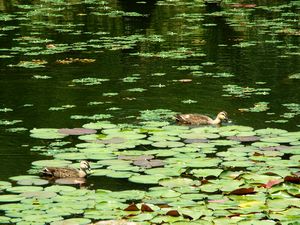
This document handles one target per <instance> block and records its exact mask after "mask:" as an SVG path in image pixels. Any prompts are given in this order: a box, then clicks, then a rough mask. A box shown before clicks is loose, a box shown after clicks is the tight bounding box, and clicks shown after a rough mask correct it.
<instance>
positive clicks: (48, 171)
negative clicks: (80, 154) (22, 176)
mask: <svg viewBox="0 0 300 225" xmlns="http://www.w3.org/2000/svg"><path fill="white" fill-rule="evenodd" d="M87 170H91V167H90V164H89V163H88V162H87V161H81V162H80V169H79V170H78V169H74V168H69V167H45V168H43V169H42V171H41V174H42V175H43V176H47V177H51V178H67V177H72V178H76V177H77V178H84V177H86V176H87V174H88V173H87Z"/></svg>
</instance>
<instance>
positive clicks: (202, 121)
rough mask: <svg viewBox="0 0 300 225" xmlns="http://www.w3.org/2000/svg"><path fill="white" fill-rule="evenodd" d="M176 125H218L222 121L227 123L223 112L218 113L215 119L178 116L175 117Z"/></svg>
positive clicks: (196, 115)
mask: <svg viewBox="0 0 300 225" xmlns="http://www.w3.org/2000/svg"><path fill="white" fill-rule="evenodd" d="M175 119H176V121H177V122H178V123H183V124H191V125H219V124H221V123H222V122H223V121H228V116H227V113H226V112H225V111H222V112H219V113H218V115H217V117H216V118H215V119H212V118H210V117H208V116H205V115H201V114H178V115H176V116H175Z"/></svg>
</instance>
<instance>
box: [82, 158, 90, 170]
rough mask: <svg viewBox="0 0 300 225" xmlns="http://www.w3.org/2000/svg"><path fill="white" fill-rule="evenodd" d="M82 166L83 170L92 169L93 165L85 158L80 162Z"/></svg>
mask: <svg viewBox="0 0 300 225" xmlns="http://www.w3.org/2000/svg"><path fill="white" fill-rule="evenodd" d="M80 168H81V169H82V170H91V166H90V164H89V162H88V161H85V160H83V161H81V162H80Z"/></svg>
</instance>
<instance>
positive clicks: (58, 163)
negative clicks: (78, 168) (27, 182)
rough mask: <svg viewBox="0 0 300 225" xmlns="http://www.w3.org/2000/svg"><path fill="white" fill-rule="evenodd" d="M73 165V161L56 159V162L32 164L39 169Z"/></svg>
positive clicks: (48, 161) (47, 161)
mask: <svg viewBox="0 0 300 225" xmlns="http://www.w3.org/2000/svg"><path fill="white" fill-rule="evenodd" d="M71 163H72V162H71V161H66V160H56V159H54V160H38V161H34V162H32V165H33V166H37V167H45V166H49V167H65V166H68V165H70V164H71ZM28 178H30V177H28ZM33 178H36V177H33ZM11 179H12V178H11ZM20 179H21V178H20Z"/></svg>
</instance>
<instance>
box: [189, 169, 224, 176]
mask: <svg viewBox="0 0 300 225" xmlns="http://www.w3.org/2000/svg"><path fill="white" fill-rule="evenodd" d="M222 172H223V170H221V169H193V170H192V171H191V173H192V174H193V175H194V176H196V177H209V176H215V177H218V176H219V175H220V174H221V173H222Z"/></svg>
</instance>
